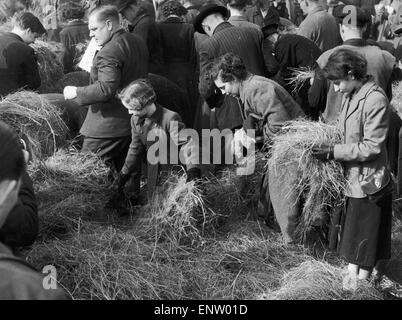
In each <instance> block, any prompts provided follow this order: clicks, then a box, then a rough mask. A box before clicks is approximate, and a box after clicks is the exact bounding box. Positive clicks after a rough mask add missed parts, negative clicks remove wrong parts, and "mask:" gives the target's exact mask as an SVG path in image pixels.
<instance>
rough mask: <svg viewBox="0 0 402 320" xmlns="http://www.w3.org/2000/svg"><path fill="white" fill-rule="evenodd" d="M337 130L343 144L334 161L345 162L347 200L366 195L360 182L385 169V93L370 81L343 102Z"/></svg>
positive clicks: (386, 125)
mask: <svg viewBox="0 0 402 320" xmlns="http://www.w3.org/2000/svg"><path fill="white" fill-rule="evenodd" d="M338 127H339V128H340V129H341V130H342V131H343V132H344V142H343V143H342V144H337V145H335V147H334V158H335V160H340V161H343V162H344V168H345V174H346V177H347V179H348V181H349V187H348V190H347V192H346V195H347V196H348V197H352V198H364V197H366V196H367V195H366V194H365V193H364V192H363V190H362V189H361V186H360V181H362V180H363V179H365V178H366V177H368V176H369V175H371V174H372V173H374V172H375V171H377V170H378V169H380V168H381V167H384V166H387V162H388V161H387V151H386V140H387V135H388V129H389V101H388V98H387V97H386V95H385V92H384V91H383V90H382V89H381V88H380V87H379V86H378V85H377V84H375V83H374V82H372V81H369V82H367V83H366V84H364V85H363V87H362V88H361V89H360V90H359V91H358V92H357V93H356V94H355V95H353V96H352V97H350V96H349V95H347V94H345V95H344V96H343V99H342V108H341V113H340V116H339V119H338Z"/></svg>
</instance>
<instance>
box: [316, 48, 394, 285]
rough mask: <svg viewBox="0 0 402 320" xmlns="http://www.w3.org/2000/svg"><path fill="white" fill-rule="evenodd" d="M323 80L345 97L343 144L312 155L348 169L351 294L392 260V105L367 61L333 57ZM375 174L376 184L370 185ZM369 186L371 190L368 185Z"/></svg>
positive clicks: (345, 229)
mask: <svg viewBox="0 0 402 320" xmlns="http://www.w3.org/2000/svg"><path fill="white" fill-rule="evenodd" d="M323 74H324V76H325V77H326V78H327V79H329V80H332V81H333V82H334V87H335V90H337V91H340V92H341V93H343V98H342V108H341V113H340V116H339V119H338V126H339V128H340V129H341V130H342V131H343V133H344V141H343V143H341V144H336V145H321V146H316V147H315V148H314V150H313V154H314V155H315V156H316V157H317V158H319V159H321V160H330V159H334V160H336V161H342V163H343V165H344V169H345V174H346V178H347V180H348V182H349V185H348V188H347V190H346V203H345V210H344V212H343V213H342V216H341V219H340V230H339V231H340V241H339V243H338V252H339V254H340V256H341V258H343V259H344V260H346V261H347V262H348V263H349V264H348V268H347V270H348V272H347V274H346V275H345V278H344V282H343V284H344V288H345V289H346V290H353V289H356V288H357V287H358V284H359V282H360V283H361V282H362V280H368V279H369V276H370V273H371V271H372V270H373V268H374V267H375V266H376V264H377V263H378V262H379V261H380V260H382V259H388V258H390V255H391V250H390V245H391V218H392V193H391V189H392V188H390V187H391V182H389V183H388V184H387V182H388V181H389V180H388V179H387V170H388V169H387V164H388V159H387V151H386V140H387V134H388V129H389V111H390V110H389V101H388V98H387V96H386V94H385V93H384V91H383V90H382V89H381V88H380V87H379V86H378V85H377V84H375V82H373V80H372V79H371V78H370V77H369V76H368V75H367V61H366V59H365V58H364V57H363V56H362V55H360V54H358V53H356V52H353V51H350V50H347V49H340V50H337V51H335V52H334V53H333V54H332V55H331V56H330V58H329V60H328V62H327V64H326V66H325V67H324V68H323ZM382 172H384V173H385V174H384V175H382V174H381V173H382ZM375 173H376V174H377V178H376V179H374V180H371V179H370V178H372V177H373V174H375ZM370 180H371V182H372V184H367V183H366V182H369V181H370Z"/></svg>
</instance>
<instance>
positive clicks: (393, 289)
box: [374, 275, 402, 299]
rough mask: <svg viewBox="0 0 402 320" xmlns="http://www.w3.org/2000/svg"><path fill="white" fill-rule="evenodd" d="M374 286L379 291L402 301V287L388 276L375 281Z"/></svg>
mask: <svg viewBox="0 0 402 320" xmlns="http://www.w3.org/2000/svg"><path fill="white" fill-rule="evenodd" d="M374 285H375V287H376V288H377V289H378V290H380V291H383V292H386V293H388V294H390V295H391V296H393V297H395V298H398V299H402V285H400V284H399V283H397V282H395V281H393V280H391V279H390V278H388V277H387V276H386V275H382V276H380V277H378V278H377V279H375V282H374Z"/></svg>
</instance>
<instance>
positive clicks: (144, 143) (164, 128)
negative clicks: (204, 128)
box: [112, 79, 201, 203]
mask: <svg viewBox="0 0 402 320" xmlns="http://www.w3.org/2000/svg"><path fill="white" fill-rule="evenodd" d="M119 99H121V101H122V104H123V105H124V106H125V107H126V108H127V110H128V112H129V113H130V114H131V115H132V117H131V132H132V135H131V139H132V140H131V144H130V147H129V149H128V153H127V156H126V160H125V163H124V165H123V168H122V169H121V171H120V172H119V174H118V176H117V178H116V180H115V181H114V182H113V185H112V189H113V190H114V191H115V192H117V194H120V195H121V194H122V193H123V189H124V186H125V185H126V183H127V182H128V180H130V179H131V181H130V183H129V194H130V196H131V197H130V200H132V203H133V202H134V203H138V200H139V194H140V180H141V168H142V163H143V162H145V161H146V162H147V175H148V178H147V191H148V198H149V199H150V198H151V197H152V195H153V194H154V191H155V187H156V185H157V182H158V178H159V176H160V173H161V171H163V170H164V169H165V168H166V169H167V170H168V169H169V168H171V165H180V163H179V162H178V159H179V149H180V148H183V147H184V146H185V145H186V146H188V147H189V146H190V145H191V142H189V141H188V140H187V139H185V140H184V139H183V138H182V137H181V136H180V134H179V133H180V131H181V130H182V129H184V128H185V125H184V123H183V121H182V119H181V118H180V116H179V114H177V113H176V112H173V111H170V110H168V109H166V108H164V107H162V106H161V105H159V104H158V103H155V101H156V93H155V91H154V89H153V88H152V86H151V85H150V83H149V82H148V80H145V79H139V80H135V81H133V82H131V83H130V84H129V85H128V86H127V87H126V88H125V89H123V90H122V92H121V93H120V94H119ZM157 138H159V139H157ZM190 141H191V140H190ZM173 144H175V145H173ZM156 146H159V150H158V152H153V153H152V152H151V151H156V148H155V147H156ZM151 148H152V149H151ZM172 148H177V152H176V154H175V155H177V158H176V160H177V161H175V160H174V159H172V158H171V157H172V156H173V157H174V156H175V155H173V153H174V152H175V151H172ZM194 155H197V153H193V154H192V156H194ZM188 160H189V161H188ZM185 162H186V165H187V169H188V171H187V182H190V181H192V180H195V179H197V178H200V177H201V170H200V169H199V168H198V167H196V166H195V164H194V165H193V164H192V162H191V158H185ZM193 163H196V162H195V161H193ZM164 165H166V167H165V166H164Z"/></svg>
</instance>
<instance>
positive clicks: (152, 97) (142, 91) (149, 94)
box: [118, 79, 156, 110]
mask: <svg viewBox="0 0 402 320" xmlns="http://www.w3.org/2000/svg"><path fill="white" fill-rule="evenodd" d="M118 97H119V99H121V100H122V101H127V103H129V104H130V106H131V107H132V108H133V109H137V110H142V109H143V108H145V107H146V106H147V105H149V104H151V103H153V102H155V101H156V93H155V90H154V89H153V88H152V86H151V84H150V82H149V81H148V80H146V79H138V80H135V81H133V82H131V83H130V84H129V85H128V86H127V87H126V88H124V89H123V90H122V92H121V93H119V95H118Z"/></svg>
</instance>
